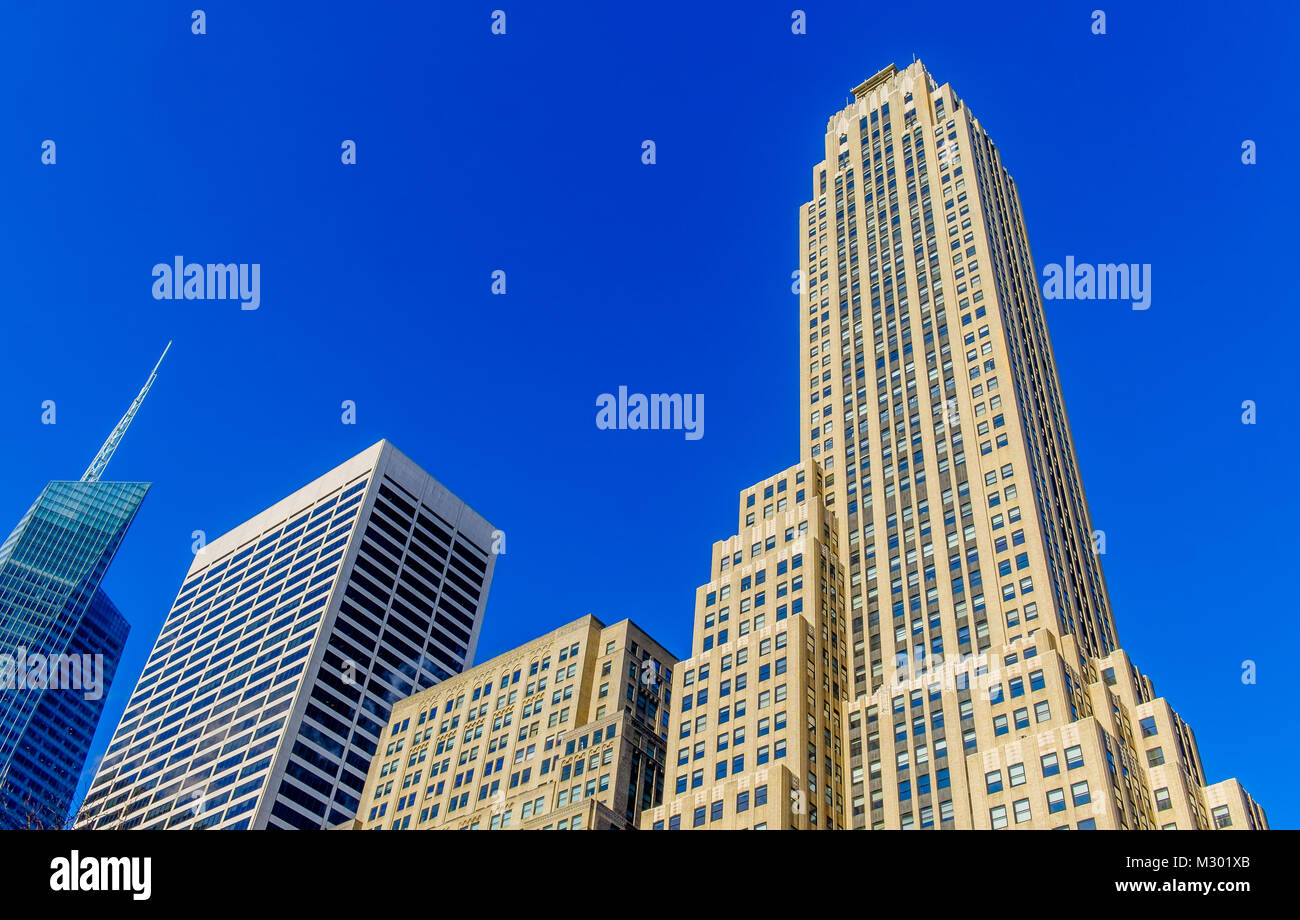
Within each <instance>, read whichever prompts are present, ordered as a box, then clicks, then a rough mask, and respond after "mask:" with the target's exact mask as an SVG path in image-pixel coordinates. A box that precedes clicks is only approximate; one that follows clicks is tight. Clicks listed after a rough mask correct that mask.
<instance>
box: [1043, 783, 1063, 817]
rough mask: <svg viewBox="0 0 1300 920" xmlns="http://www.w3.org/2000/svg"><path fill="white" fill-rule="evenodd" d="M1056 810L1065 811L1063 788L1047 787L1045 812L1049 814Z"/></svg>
mask: <svg viewBox="0 0 1300 920" xmlns="http://www.w3.org/2000/svg"><path fill="white" fill-rule="evenodd" d="M1058 811H1065V790H1064V789H1049V790H1047V813H1048V814H1049V815H1051V814H1056V813H1057V812H1058Z"/></svg>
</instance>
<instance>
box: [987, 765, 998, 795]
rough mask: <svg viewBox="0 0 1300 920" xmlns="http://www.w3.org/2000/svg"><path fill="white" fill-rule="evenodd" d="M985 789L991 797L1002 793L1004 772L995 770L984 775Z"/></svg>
mask: <svg viewBox="0 0 1300 920" xmlns="http://www.w3.org/2000/svg"><path fill="white" fill-rule="evenodd" d="M984 787H985V791H987V792H988V793H989V794H990V795H992V794H993V793H995V792H1001V791H1002V771H1001V770H993V771H991V772H989V773H985V774H984Z"/></svg>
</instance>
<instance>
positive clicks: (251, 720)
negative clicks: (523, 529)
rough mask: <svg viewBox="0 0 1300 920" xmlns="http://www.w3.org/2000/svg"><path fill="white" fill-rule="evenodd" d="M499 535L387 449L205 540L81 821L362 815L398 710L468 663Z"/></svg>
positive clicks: (278, 820) (243, 824) (242, 823)
mask: <svg viewBox="0 0 1300 920" xmlns="http://www.w3.org/2000/svg"><path fill="white" fill-rule="evenodd" d="M494 533H495V532H494V531H493V529H492V526H491V525H490V524H489V523H488V522H487V521H485V520H484V519H483V518H482V517H481V516H479V515H478V514H476V513H475V512H474V511H473V510H472V509H471V508H469V507H468V506H467V505H466V504H465V503H464V502H462V501H461V500H460V499H458V498H457V497H456V496H455V495H453V494H451V493H450V492H449V491H447V489H446V488H444V487H443V486H442V485H441V484H439V483H438V482H437V481H436V480H434V479H433V478H432V477H431V476H429V475H428V474H427V473H425V472H424V471H423V470H421V469H420V468H419V467H418V466H416V465H415V463H413V462H412V461H411V460H409V459H408V458H407V457H406V456H405V455H403V454H402V453H400V452H399V451H398V450H397V449H396V448H394V447H393V446H392V445H391V444H389V443H388V442H387V441H381V442H379V443H378V444H375V445H374V446H373V447H371V448H369V449H368V450H365V451H363V452H362V453H360V454H358V455H357V456H355V457H353V458H352V459H351V460H348V461H347V462H345V463H344V464H342V465H341V466H339V467H338V468H336V469H334V470H332V471H330V472H329V473H326V474H325V475H324V476H322V477H321V478H319V479H317V480H316V481H315V482H313V483H311V484H309V485H307V486H305V487H304V488H302V489H300V490H298V491H297V492H294V493H293V494H292V495H290V496H289V497H288V498H286V499H284V500H283V501H280V502H278V503H276V504H275V505H273V506H271V507H270V508H268V509H267V510H266V511H263V512H262V513H261V514H258V515H256V516H255V517H253V518H252V519H251V520H249V521H247V522H245V523H244V524H241V525H240V526H239V527H236V528H235V529H234V530H232V531H230V532H229V533H227V534H225V535H224V536H222V537H220V538H218V539H217V540H214V541H213V542H211V543H209V544H208V545H207V546H206V547H205V548H204V549H203V550H202V551H200V552H199V553H198V554H196V556H195V559H194V563H193V564H192V565H191V566H190V570H189V573H188V574H187V575H186V576H185V579H184V581H183V583H182V584H181V587H180V591H179V592H178V593H177V597H176V601H175V603H174V604H173V606H172V610H171V613H170V614H169V615H168V616H167V620H166V622H165V623H164V625H163V628H162V632H161V634H160V635H159V637H158V641H157V643H156V644H155V645H154V648H153V651H152V652H151V653H150V655H149V660H148V662H147V663H146V665H145V667H144V671H143V672H142V673H141V675H140V680H139V682H138V683H137V684H136V687H135V692H134V693H132V695H131V699H130V700H129V701H128V703H127V706H126V711H125V713H124V714H123V715H122V719H121V721H120V723H119V724H118V726H117V730H116V731H115V732H114V734H113V739H112V741H111V742H110V744H109V746H108V749H107V751H106V752H105V755H104V760H103V762H102V763H101V764H100V767H99V772H98V774H97V776H96V778H95V781H94V783H93V784H92V786H91V788H90V792H89V793H88V795H87V797H86V801H85V803H84V807H83V810H82V816H81V822H82V825H83V826H89V827H95V828H105V827H112V828H126V829H129V828H136V827H139V828H146V829H148V828H208V827H215V828H231V829H234V828H322V827H329V826H334V825H337V824H340V823H341V822H344V821H348V820H351V819H352V818H353V816H354V815H356V813H357V809H358V806H359V802H360V795H361V791H362V788H363V786H364V785H365V780H366V771H367V770H368V769H369V767H370V760H371V757H372V756H373V755H374V753H375V750H376V748H377V747H378V746H379V744H380V740H381V739H382V738H383V737H384V728H385V726H386V724H387V721H388V715H389V711H390V709H391V708H392V706H393V704H394V703H395V702H397V701H398V700H400V699H403V698H405V697H408V696H410V695H411V694H412V693H415V692H417V691H420V690H424V689H427V688H429V687H432V686H433V685H434V684H436V683H438V682H439V681H440V680H442V679H444V678H447V677H449V676H451V675H453V674H458V673H460V671H461V670H463V669H464V668H465V667H467V666H469V665H470V664H471V663H472V662H473V658H474V650H475V646H476V645H477V642H478V634H479V626H480V623H481V619H482V614H483V607H484V605H485V604H486V603H487V595H488V588H489V586H490V584H491V581H492V572H493V569H494V566H495V561H496V556H495V555H494V548H495V547H494Z"/></svg>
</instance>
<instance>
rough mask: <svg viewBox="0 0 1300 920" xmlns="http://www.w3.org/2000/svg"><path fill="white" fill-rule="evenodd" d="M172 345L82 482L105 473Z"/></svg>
mask: <svg viewBox="0 0 1300 920" xmlns="http://www.w3.org/2000/svg"><path fill="white" fill-rule="evenodd" d="M171 347H172V343H171V342H168V343H167V347H166V348H164V349H163V353H162V356H161V357H160V358H159V359H158V363H157V364H155V365H154V366H153V372H152V373H150V374H149V379H148V380H146V381H145V382H144V386H143V387H141V388H140V393H139V395H138V396H136V398H135V402H133V403H131V408H129V409H127V410H126V415H124V416H122V420H121V421H120V422H118V423H117V427H116V428H114V429H113V432H112V434H110V435H109V436H108V440H107V441H105V442H104V446H103V447H101V448H100V449H99V453H97V454H95V459H94V460H92V461H90V466H89V467H87V468H86V472H84V473H83V474H82V475H81V481H82V482H99V477H100V476H102V475H103V473H104V468H105V467H107V466H108V461H110V460H112V459H113V454H114V453H115V452H116V451H117V445H119V444H121V443H122V438H123V437H125V435H126V430H127V429H128V428H130V427H131V422H133V421H134V420H135V414H136V413H137V412H139V411H140V406H141V404H142V403H143V402H144V398H145V397H146V396H148V395H149V388H150V387H151V386H153V382H154V381H155V380H157V379H158V368H159V367H160V366H161V365H162V363H163V358H165V357H167V352H168V351H170V350H171Z"/></svg>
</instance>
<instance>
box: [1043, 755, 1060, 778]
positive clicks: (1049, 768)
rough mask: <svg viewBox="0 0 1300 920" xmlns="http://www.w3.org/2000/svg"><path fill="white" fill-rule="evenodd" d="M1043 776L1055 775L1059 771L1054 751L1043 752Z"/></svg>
mask: <svg viewBox="0 0 1300 920" xmlns="http://www.w3.org/2000/svg"><path fill="white" fill-rule="evenodd" d="M1042 763H1043V776H1045V777H1047V776H1055V775H1056V774H1058V773H1060V772H1061V765H1060V763H1059V761H1058V759H1057V756H1056V754H1055V753H1052V754H1044V755H1043V757H1042Z"/></svg>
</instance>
